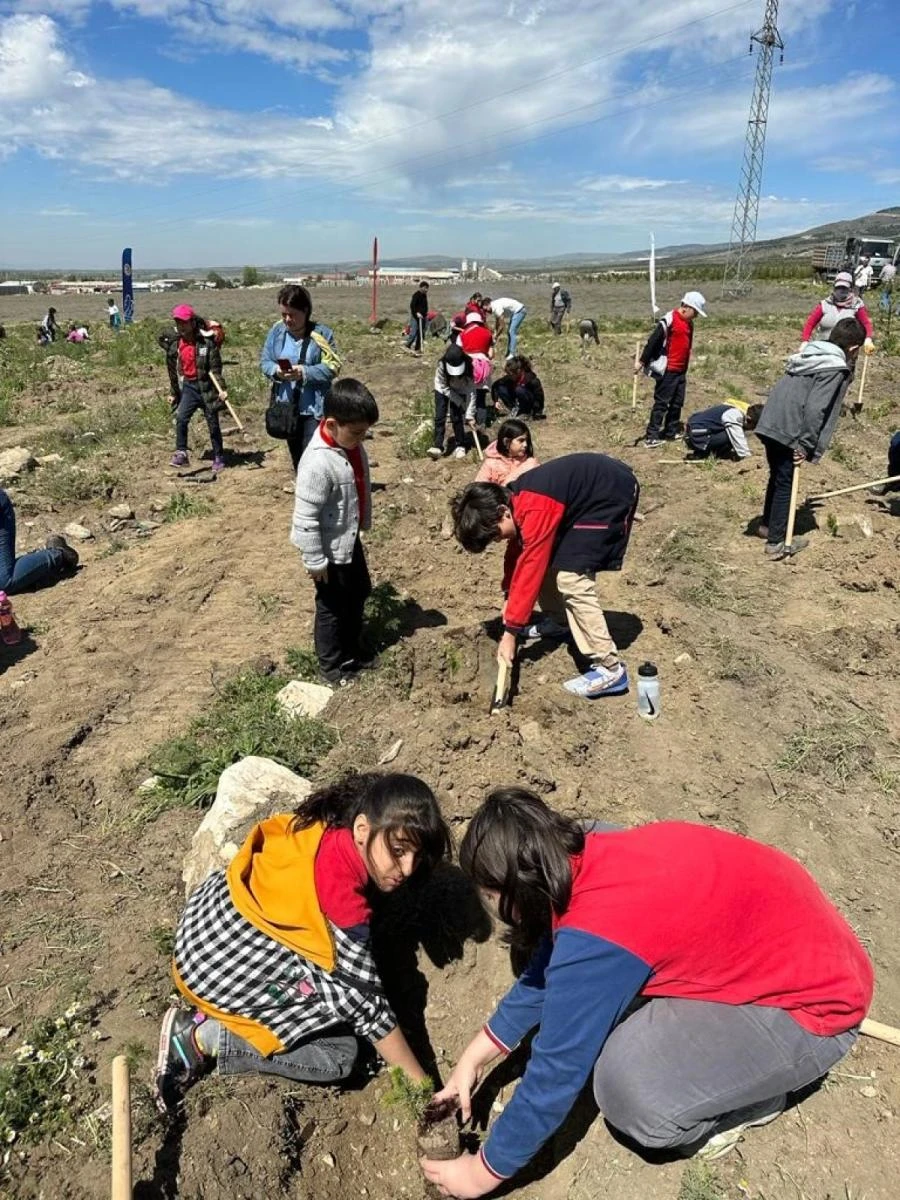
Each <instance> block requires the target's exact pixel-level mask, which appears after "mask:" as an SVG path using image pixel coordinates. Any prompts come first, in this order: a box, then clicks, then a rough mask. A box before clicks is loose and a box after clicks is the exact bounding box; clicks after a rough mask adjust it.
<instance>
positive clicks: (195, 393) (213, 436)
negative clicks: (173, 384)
mask: <svg viewBox="0 0 900 1200" xmlns="http://www.w3.org/2000/svg"><path fill="white" fill-rule="evenodd" d="M198 408H202V409H203V415H204V417H206V425H207V428H208V429H209V440H210V442H211V443H212V451H213V454H214V455H215V456H216V458H221V457H222V455H223V453H224V450H223V448H222V429H221V426H220V425H219V414H218V413H217V412H213V411H212V410H211V409H210V408H207V406H206V405H205V404H204V402H203V397H202V396H201V395H200V388H199V387H198V386H197V384H196V383H195V382H194V380H193V379H186V380H185V381H184V383H183V384H182V387H181V399H180V400H179V401H178V408H177V409H176V410H175V449H176V450H184V451H186V450H187V448H188V425H190V423H191V417H192V416H193V415H194V413H195V412H196V411H197V409H198Z"/></svg>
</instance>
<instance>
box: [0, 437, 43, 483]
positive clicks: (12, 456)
mask: <svg viewBox="0 0 900 1200" xmlns="http://www.w3.org/2000/svg"><path fill="white" fill-rule="evenodd" d="M36 465H37V460H36V459H35V457H34V455H33V454H32V453H31V451H30V450H26V449H25V447H24V446H11V447H10V449H9V450H0V487H5V486H6V485H7V484H8V483H12V481H13V480H14V479H17V478H18V477H19V476H20V475H21V474H23V473H24V472H25V471H33V470H34V468H35V466H36Z"/></svg>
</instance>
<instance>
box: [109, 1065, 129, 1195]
mask: <svg viewBox="0 0 900 1200" xmlns="http://www.w3.org/2000/svg"><path fill="white" fill-rule="evenodd" d="M111 1196H112V1200H131V1080H130V1078H129V1074H128V1060H127V1058H126V1057H125V1055H124V1054H119V1055H117V1056H116V1058H114V1059H113V1064H112V1192H111Z"/></svg>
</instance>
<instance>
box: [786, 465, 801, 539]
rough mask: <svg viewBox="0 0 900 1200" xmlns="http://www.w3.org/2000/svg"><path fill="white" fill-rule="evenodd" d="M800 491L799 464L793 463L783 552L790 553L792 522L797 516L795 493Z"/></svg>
mask: <svg viewBox="0 0 900 1200" xmlns="http://www.w3.org/2000/svg"><path fill="white" fill-rule="evenodd" d="M799 490H800V464H799V463H798V462H795V463H794V477H793V479H792V480H791V503H790V507H789V508H788V522H787V532H786V533H785V535H784V552H785V554H790V553H791V548H792V546H793V541H794V521H795V519H796V516H797V493H798V491H799Z"/></svg>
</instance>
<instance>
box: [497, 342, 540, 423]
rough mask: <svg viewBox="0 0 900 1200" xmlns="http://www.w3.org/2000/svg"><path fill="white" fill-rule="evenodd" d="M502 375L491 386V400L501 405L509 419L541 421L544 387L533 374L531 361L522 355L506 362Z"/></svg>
mask: <svg viewBox="0 0 900 1200" xmlns="http://www.w3.org/2000/svg"><path fill="white" fill-rule="evenodd" d="M503 371H504V373H503V374H502V375H501V376H500V378H499V379H497V380H495V381H494V383H492V384H491V398H492V400H493V401H494V404H495V405H500V404H502V405H503V407H504V408H505V409H506V412H507V413H508V415H509V416H511V417H530V418H531V419H532V420H533V421H543V420H544V417H545V413H544V385H543V384H542V383H541V381H540V379H538V377H537V375H535V373H534V369H533V368H532V366H531V360H530V359H528V358H526V357H525V356H524V354H518V355H514V356H513V357H512V358H508V359H507V360H506V365H505V366H504V368H503Z"/></svg>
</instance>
